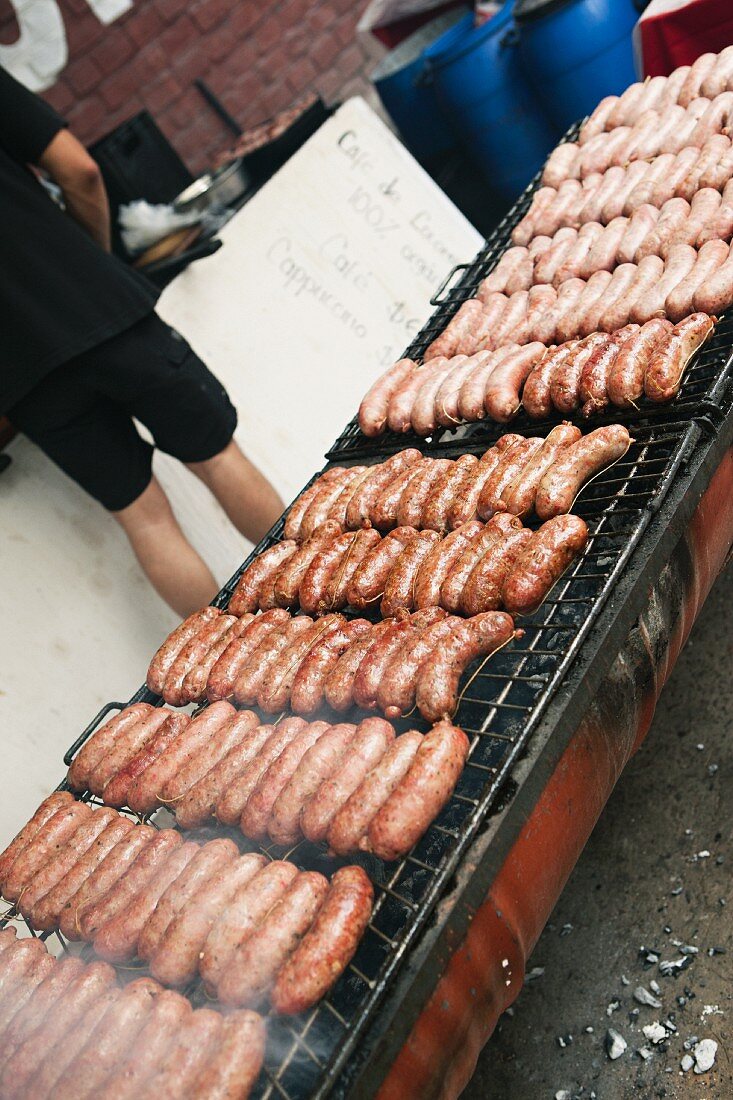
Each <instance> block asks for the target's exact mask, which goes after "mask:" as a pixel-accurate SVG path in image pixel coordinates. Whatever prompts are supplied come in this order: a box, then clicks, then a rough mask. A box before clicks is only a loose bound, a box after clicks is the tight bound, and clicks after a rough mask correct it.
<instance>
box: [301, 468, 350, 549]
mask: <svg viewBox="0 0 733 1100" xmlns="http://www.w3.org/2000/svg"><path fill="white" fill-rule="evenodd" d="M364 480H365V479H364V477H363V475H362V473H361V472H360V471H359V470H358V469H354V467H351V468H350V469H347V470H342V471H341V473H340V474H339V475H338V477H335V478H334V479H333V480H330V481H328V482H326V481H325V480H323V479H321V481H322V488H321V490H320V491H319V492H318V493H317V494H316V495H315V497H314V498H313V500H312V501H311V503H310V504H309V505H308V508H307V509H306V512H305V515H304V516H303V519H302V520H301V523H300V530H299V532H298V539H299V541H301V542H302V541H304V540H305V539H308V538H310V536H311V535H312V534H313V532H314V531H315V530H316V529H317V528H318V527H320V526H321V525H322V524H324V523H327V522H328V520H329V519H331V518H332V514H333V513H334V512H340V511H341V505H342V503H343V496H344V491H345V490H349V491H350V495H349V503H351V500H352V499H353V495H354V494H355V493H357V492H358V491H359V488H361V485H362V484H363V481H364ZM357 487H358V488H357ZM351 491H353V492H351ZM347 509H348V505H347V506H346V509H345V511H346V510H347ZM336 522H342V520H341V516H339V519H338V520H337V521H336Z"/></svg>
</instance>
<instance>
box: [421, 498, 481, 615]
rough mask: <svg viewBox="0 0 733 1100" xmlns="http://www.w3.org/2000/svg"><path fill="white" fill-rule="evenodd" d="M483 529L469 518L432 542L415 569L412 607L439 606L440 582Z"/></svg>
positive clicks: (478, 522)
mask: <svg viewBox="0 0 733 1100" xmlns="http://www.w3.org/2000/svg"><path fill="white" fill-rule="evenodd" d="M482 530H483V524H482V523H481V522H480V521H479V520H469V521H468V523H464V524H463V525H462V526H461V527H458V528H456V530H455V531H452V532H451V533H450V534H449V535H446V537H445V538H443V539H441V540H440V541H439V542H437V543H436V544H434V545H433V547H432V549H431V550H430V552H429V553H428V554H427V556H426V557H425V559H424V561H423V562H422V564H421V565H420V567H419V569H418V573H417V577H416V580H415V586H414V605H415V607H417V608H424V607H437V606H438V605H439V603H440V587H441V585H442V583H443V581H444V580H445V578H446V577H447V575H448V573H449V572H450V570H451V568H452V567H453V565H454V564H455V562H457V561H458V559H459V557H460V556H461V554H462V553H463V551H464V550H466V549H467V548H468V546H469V545H470V544H471V542H472V541H473V539H474V538H476V536H477V535H478V534H480V532H481V531H482Z"/></svg>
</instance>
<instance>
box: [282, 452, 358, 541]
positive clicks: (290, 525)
mask: <svg viewBox="0 0 733 1100" xmlns="http://www.w3.org/2000/svg"><path fill="white" fill-rule="evenodd" d="M344 470H345V467H344V466H332V467H331V468H330V469H328V470H324V472H323V473H322V474H321V475H320V476H319V477H317V478H316V480H315V481H314V482H313V484H312V485H310V486H309V487H308V488H307V489H305V490H304V491H303V492H302V493H301V494H300V496H299V497H297V499H296V500H295V502H294V503H293V504H292V505H291V506H290V509H289V510H288V514H287V517H286V519H285V528H284V530H283V537H284V538H286V539H296V540H297V541H298V542H301V541H302V539H301V535H300V525H301V523H302V522H303V516H304V515H305V513H306V512H307V511H308V507H309V505H310V504H311V502H312V501H313V500H314V498H315V497H316V496H317V494H318V493H320V492H321V489H322V488H323V483H324V482H328V481H338V479H339V478H340V477H342V476H343V473H344Z"/></svg>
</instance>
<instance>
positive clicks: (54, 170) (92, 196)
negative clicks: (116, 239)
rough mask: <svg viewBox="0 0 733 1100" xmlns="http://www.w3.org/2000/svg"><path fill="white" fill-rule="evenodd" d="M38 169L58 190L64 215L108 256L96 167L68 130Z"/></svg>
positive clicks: (52, 144) (107, 220) (102, 195)
mask: <svg viewBox="0 0 733 1100" xmlns="http://www.w3.org/2000/svg"><path fill="white" fill-rule="evenodd" d="M38 165H39V167H40V168H43V170H44V171H45V172H48V174H49V176H50V177H51V179H52V180H53V182H54V183H55V184H57V185H58V187H59V188H60V189H61V193H62V194H63V196H64V203H65V205H66V211H67V213H68V214H70V215H71V217H72V218H74V219H75V220H76V221H77V222H79V225H81V227H82V228H83V229H85V230H86V231H87V233H88V234H89V235H90V237H93V238H94V240H95V241H97V243H98V244H100V245H101V246H102V248H103V249H104V250H105V251H106V252H109V250H110V216H109V201H108V199H107V192H106V190H105V187H104V181H103V180H102V173H101V172H100V170H99V165H98V164H97V162H96V161H95V160H94V159H93V158H92V157H90V155H89V153H88V152H87V151H86V149H85V148H84V146H83V145H82V144H81V142H80V141H77V139H76V138H75V137H74V135H73V134H70V133H69V131H68V130H59V132H58V133H57V134H56V136H55V137H54V138H52V140H51V142H50V144H49V145H47V146H46V148H45V150H44V151H43V153H42V154H41V156H40V158H39V160H38Z"/></svg>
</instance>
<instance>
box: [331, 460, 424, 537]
mask: <svg viewBox="0 0 733 1100" xmlns="http://www.w3.org/2000/svg"><path fill="white" fill-rule="evenodd" d="M422 459H423V456H422V454H421V453H420V451H417V450H415V448H414V447H408V448H406V449H405V450H403V451H399V452H398V453H397V454H396V455H392V457H391V458H388V459H387V460H386V462H380V463H379V464H378V465H377V466H374V467H373V468H372V472H371V473H370V475H369V477H367V478H365V479H364V481H362V483H361V484H360V486H359V488H358V489H357V491H356V492H355V493H354V495H353V497H352V498H351V500H350V501H349V505H348V508H347V509H346V526H347V527H348V528H350V529H351V530H352V531H355V530H356V529H357V528H358V527H369V526H370V519H369V515H370V513H371V510H372V508H373V507H374V504H375V501H376V500H377V498H378V497H379V496H380V494H381V493H382V492H384V490H385V488H386V487H387V486H388V485H389V484H390V483H391V482H392V481H393V480H394V479H395V478H396V477H397V476H398V475H399V474H400V473H402V471H403V470H406V469H407V468H408V467H409V466H414V465H415V464H416V463H418V462H422Z"/></svg>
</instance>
